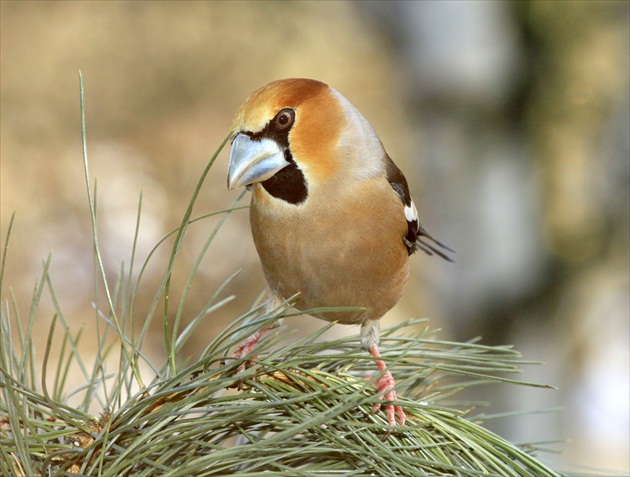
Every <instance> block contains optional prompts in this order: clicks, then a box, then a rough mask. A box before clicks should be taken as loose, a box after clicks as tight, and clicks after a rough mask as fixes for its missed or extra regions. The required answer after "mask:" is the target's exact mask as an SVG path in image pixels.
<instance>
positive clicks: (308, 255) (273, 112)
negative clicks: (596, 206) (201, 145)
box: [227, 79, 450, 426]
mask: <svg viewBox="0 0 630 477" xmlns="http://www.w3.org/2000/svg"><path fill="white" fill-rule="evenodd" d="M233 131H234V136H233V140H232V149H231V154H230V162H229V166H228V180H227V182H228V188H229V189H235V188H237V187H243V186H245V187H247V188H249V189H251V191H252V198H251V206H250V213H249V218H250V223H251V229H252V235H253V238H254V244H255V245H256V250H257V251H258V255H259V256H260V261H261V263H262V269H263V273H264V275H265V278H266V279H267V283H268V284H269V288H270V291H271V297H270V303H278V301H279V300H286V299H288V298H289V297H292V296H293V295H295V294H297V293H299V297H298V301H297V303H296V305H295V307H296V308H298V309H299V310H309V309H314V308H323V307H357V308H358V307H360V308H362V310H360V311H346V312H322V313H313V316H316V317H317V318H321V319H323V320H327V321H335V322H338V323H343V324H360V325H361V344H362V345H363V347H365V349H367V350H368V351H369V352H370V353H371V354H372V355H373V356H374V358H375V359H376V364H377V366H378V368H379V370H380V378H379V379H378V380H377V381H376V387H377V389H378V390H379V392H383V393H384V396H385V399H386V401H387V402H388V403H387V404H386V405H385V409H386V412H387V417H388V421H389V424H390V425H391V426H393V425H395V423H396V420H395V415H397V416H398V420H399V422H400V424H401V425H403V424H404V422H405V417H406V416H405V412H404V411H403V409H402V407H400V406H398V405H395V404H392V403H393V402H395V401H396V392H395V391H394V389H393V388H394V384H395V382H394V379H393V377H392V375H391V373H390V372H389V371H388V370H387V367H386V365H385V363H384V362H383V361H382V359H381V356H380V354H379V351H378V342H379V320H380V319H381V317H382V316H383V315H384V314H385V313H386V312H387V311H388V310H389V309H390V308H392V307H393V306H394V305H395V304H396V303H397V302H398V300H399V299H400V296H401V294H402V292H403V289H404V288H405V285H406V284H407V279H408V278H409V263H408V262H409V260H408V259H409V255H411V254H412V253H413V252H415V251H416V250H417V249H420V250H422V251H424V252H426V253H427V254H429V255H433V254H436V255H438V256H440V257H442V258H445V259H446V260H449V258H448V257H447V256H446V255H445V254H444V252H443V251H442V250H440V249H445V250H450V249H448V247H446V246H444V245H442V244H441V243H439V242H438V241H436V240H435V239H433V237H431V236H430V235H429V234H428V233H427V231H426V230H425V229H424V228H423V227H422V225H420V222H419V221H418V216H417V212H416V207H415V206H414V203H413V201H412V200H411V197H410V195H409V189H408V187H407V180H406V179H405V176H404V175H403V174H402V172H401V171H400V169H398V167H396V165H395V164H394V162H393V161H392V160H391V159H390V157H389V156H388V155H387V153H386V152H385V149H384V148H383V144H382V143H381V141H380V140H379V138H378V136H377V135H376V132H375V131H374V129H373V128H372V126H371V125H370V123H369V122H368V121H367V119H365V117H364V116H363V115H362V114H361V113H360V112H359V111H358V110H357V109H356V108H355V107H354V106H353V105H352V104H351V103H350V101H348V100H347V99H346V98H345V97H344V96H342V95H341V94H340V93H339V92H338V91H336V90H334V89H333V88H331V87H330V86H328V85H326V84H324V83H321V82H319V81H315V80H311V79H285V80H279V81H274V82H272V83H270V84H268V85H267V86H264V87H262V88H260V89H258V90H257V91H255V92H254V93H252V95H251V96H250V97H249V98H247V100H246V101H245V103H244V104H243V105H242V106H241V108H240V110H239V111H238V112H237V114H236V117H235V119H234V124H233ZM259 337H260V333H258V334H256V335H254V336H252V337H251V338H250V339H248V340H246V341H245V342H244V343H243V344H242V345H241V346H240V347H239V348H238V349H237V350H236V355H237V356H239V357H243V356H245V355H247V354H248V353H249V352H251V351H252V349H253V348H254V347H255V346H256V344H257V341H258V339H259ZM378 407H379V405H378V404H377V405H376V406H375V410H376V409H378Z"/></svg>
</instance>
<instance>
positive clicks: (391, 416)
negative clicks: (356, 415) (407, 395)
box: [370, 346, 407, 435]
mask: <svg viewBox="0 0 630 477" xmlns="http://www.w3.org/2000/svg"><path fill="white" fill-rule="evenodd" d="M370 353H372V356H374V358H376V365H377V366H378V369H379V371H380V372H381V373H382V374H381V377H380V378H378V379H377V380H376V383H375V386H376V389H377V390H378V392H379V393H384V394H383V398H384V400H386V401H389V402H387V403H385V404H384V407H385V413H386V414H387V421H388V422H389V425H390V427H395V426H396V416H398V424H399V425H401V426H404V425H405V421H406V420H407V415H406V414H405V410H404V409H403V408H402V406H400V405H398V404H393V403H394V402H396V400H397V398H396V391H395V390H394V386H395V385H396V381H395V380H394V377H393V376H392V373H390V372H389V370H388V369H387V365H386V364H385V362H384V361H383V360H382V359H381V354H380V353H379V352H378V348H377V347H376V346H373V347H372V348H370ZM382 405H383V404H381V403H380V402H377V403H376V404H374V406H373V407H372V413H375V412H377V411H378V410H379V409H380V408H381V406H382ZM389 432H391V431H388V433H387V435H389Z"/></svg>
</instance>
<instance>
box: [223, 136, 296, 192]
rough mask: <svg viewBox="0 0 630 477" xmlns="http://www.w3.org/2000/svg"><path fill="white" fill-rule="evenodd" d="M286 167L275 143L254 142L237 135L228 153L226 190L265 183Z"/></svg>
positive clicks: (269, 140)
mask: <svg viewBox="0 0 630 477" xmlns="http://www.w3.org/2000/svg"><path fill="white" fill-rule="evenodd" d="M288 165H289V163H288V162H287V161H286V160H285V159H284V151H283V150H282V149H280V146H279V145H278V144H277V143H276V142H275V141H273V140H271V139H267V138H263V139H261V140H259V141H254V140H253V139H251V138H250V137H249V136H247V135H245V134H238V135H237V136H236V137H235V138H234V141H233V142H232V150H231V151H230V162H229V164H228V178H227V185H228V189H230V190H232V189H236V188H237V187H243V186H248V185H251V184H253V183H255V182H262V181H266V180H267V179H269V178H270V177H271V176H273V175H274V174H275V173H276V172H278V171H279V170H281V169H283V168H285V167H286V166H288Z"/></svg>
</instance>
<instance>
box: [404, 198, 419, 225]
mask: <svg viewBox="0 0 630 477" xmlns="http://www.w3.org/2000/svg"><path fill="white" fill-rule="evenodd" d="M405 218H406V219H407V222H413V221H414V220H415V221H416V222H417V221H418V211H417V210H416V206H415V204H414V203H413V200H412V201H411V203H410V204H409V205H405Z"/></svg>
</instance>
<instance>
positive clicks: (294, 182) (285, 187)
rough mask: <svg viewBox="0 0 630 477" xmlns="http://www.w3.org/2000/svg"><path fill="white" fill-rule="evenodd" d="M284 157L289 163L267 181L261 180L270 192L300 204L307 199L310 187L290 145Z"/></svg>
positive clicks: (277, 196) (292, 202) (281, 198)
mask: <svg viewBox="0 0 630 477" xmlns="http://www.w3.org/2000/svg"><path fill="white" fill-rule="evenodd" d="M284 159H285V160H286V161H287V162H288V163H289V165H288V166H287V167H285V168H284V169H281V170H279V171H278V172H276V173H275V174H274V175H273V176H271V177H270V178H269V179H267V180H266V181H263V182H261V184H262V186H263V187H264V188H265V190H266V191H267V192H269V194H271V195H272V196H273V197H275V198H276V199H280V200H284V201H285V202H288V203H289V204H293V205H298V204H300V203H302V202H304V201H305V200H306V197H307V196H308V188H307V187H306V178H305V177H304V174H303V173H302V171H301V170H300V168H299V167H298V166H297V165H296V164H295V161H294V160H293V157H292V156H291V152H290V151H289V149H288V147H287V149H285V150H284Z"/></svg>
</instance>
